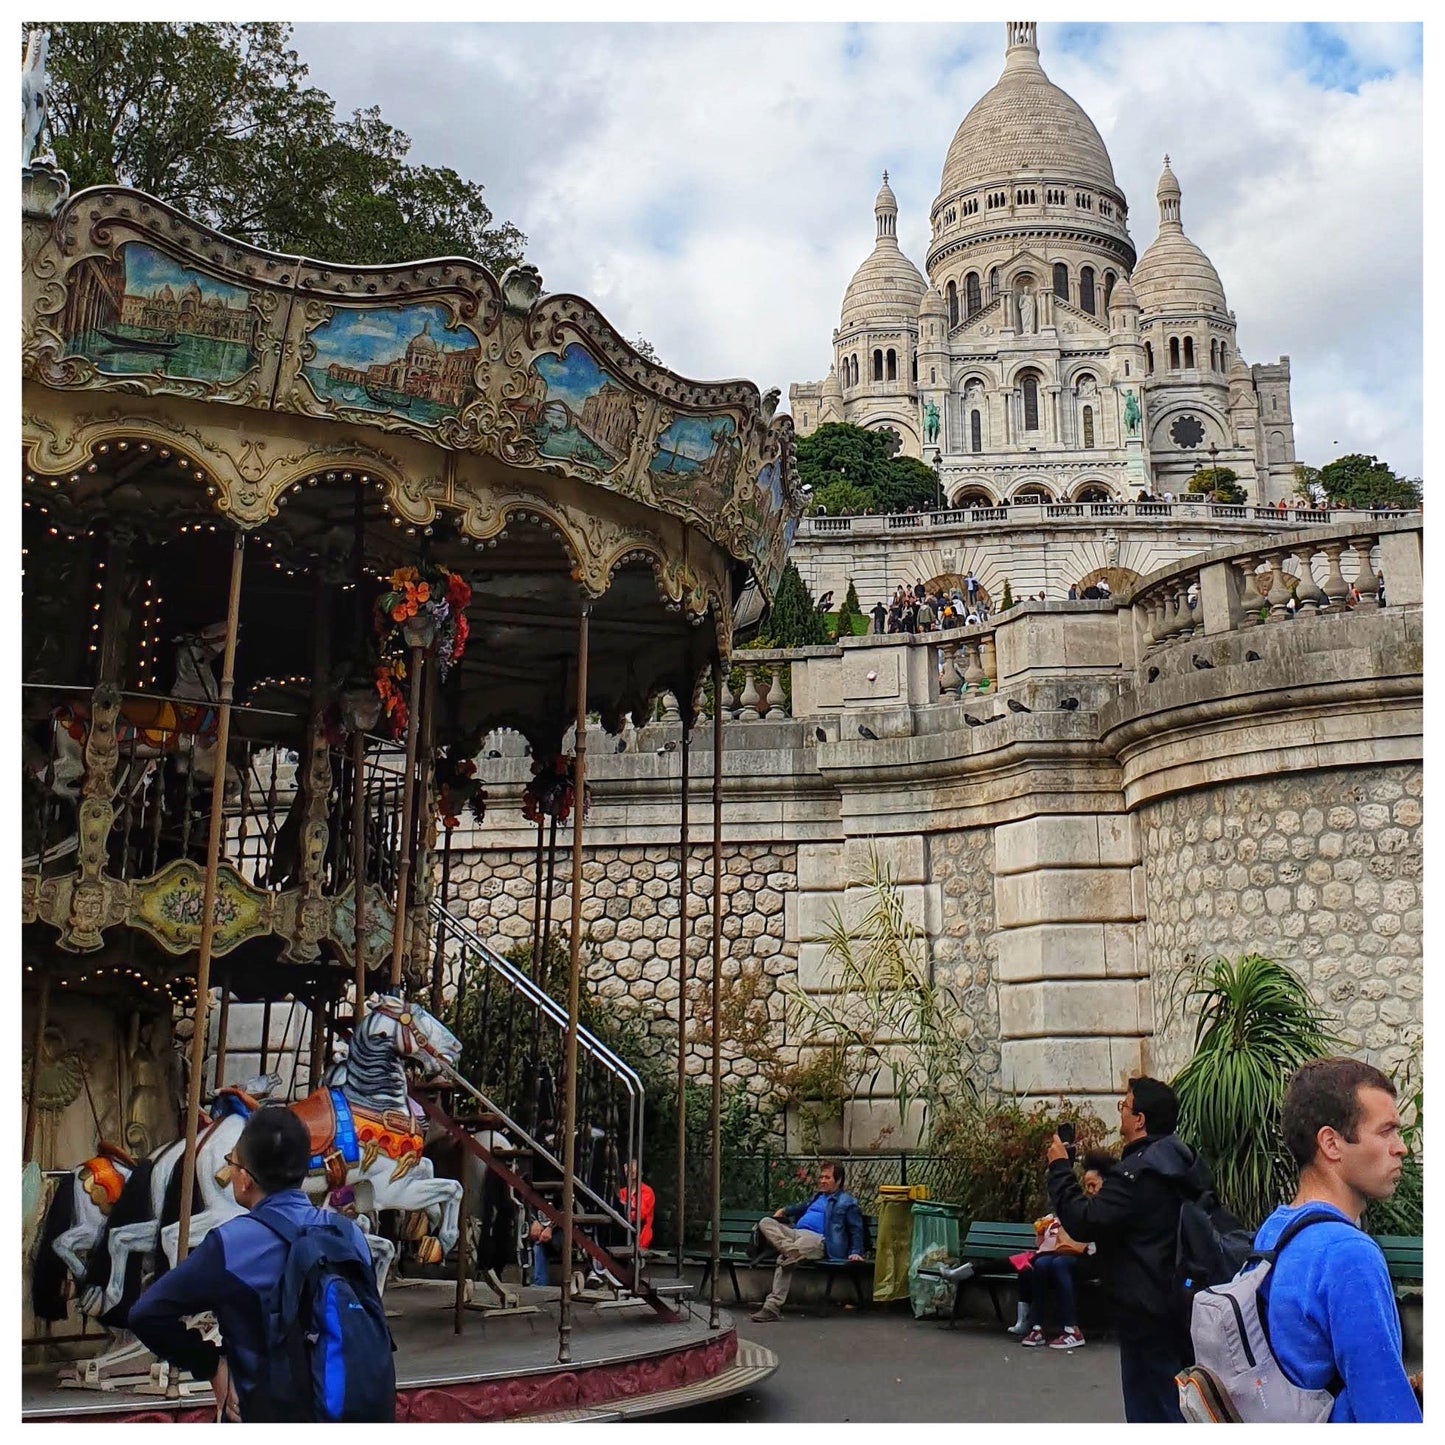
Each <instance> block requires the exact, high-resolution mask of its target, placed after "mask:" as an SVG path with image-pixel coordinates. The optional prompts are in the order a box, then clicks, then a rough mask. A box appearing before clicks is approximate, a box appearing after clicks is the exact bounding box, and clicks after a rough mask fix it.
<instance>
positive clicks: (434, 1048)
mask: <svg viewBox="0 0 1445 1445" xmlns="http://www.w3.org/2000/svg"><path fill="white" fill-rule="evenodd" d="M461 1049H462V1046H461V1043H460V1042H459V1040H457V1039H456V1038H455V1037H454V1036H453V1035H452V1034H451V1033H450V1032H449V1031H448V1030H447V1029H446V1028H445V1027H444V1026H443V1025H442V1024H441V1023H439V1022H438V1021H437V1020H436V1019H434V1018H433V1017H432V1016H431V1014H429V1013H428V1012H427V1011H426V1010H425V1009H424V1008H422V1007H421V1006H420V1005H419V1004H415V1003H407V1002H405V1001H404V1000H402V999H399V998H389V997H388V998H380V999H374V1000H372V1001H371V1002H370V1003H369V1005H368V1011H367V1014H366V1017H365V1019H363V1020H362V1023H361V1025H360V1026H359V1027H358V1028H357V1029H356V1030H355V1031H354V1032H353V1034H352V1038H351V1048H350V1052H349V1054H348V1056H347V1060H346V1077H345V1082H343V1083H342V1084H340V1085H338V1086H335V1087H331V1088H327V1087H323V1088H321V1089H318V1090H316V1092H315V1093H312V1094H309V1095H307V1097H306V1098H304V1099H301V1100H299V1101H298V1102H297V1103H294V1104H292V1105H290V1106H289V1107H290V1108H291V1109H292V1110H293V1111H294V1112H295V1113H296V1114H298V1115H299V1116H300V1117H301V1119H302V1121H303V1122H304V1123H305V1124H306V1126H307V1129H308V1131H309V1133H310V1135H311V1141H312V1156H313V1157H312V1169H311V1173H310V1174H309V1176H308V1177H307V1180H306V1182H305V1183H304V1184H303V1186H302V1187H303V1188H304V1189H305V1190H306V1191H307V1192H308V1193H310V1194H312V1195H316V1196H320V1195H329V1194H330V1193H331V1191H333V1190H336V1189H338V1188H340V1187H342V1186H344V1185H351V1186H353V1187H354V1186H355V1185H357V1184H358V1183H364V1184H366V1185H369V1186H370V1194H371V1201H372V1204H371V1207H372V1208H373V1209H374V1210H375V1211H378V1212H379V1211H380V1210H383V1209H400V1210H424V1211H426V1213H427V1216H428V1218H429V1219H431V1220H433V1221H434V1222H435V1225H436V1237H437V1240H438V1243H439V1244H440V1246H441V1250H442V1254H443V1256H445V1255H446V1254H448V1253H450V1251H451V1249H452V1247H453V1246H454V1245H455V1244H456V1242H457V1220H458V1216H459V1213H460V1208H461V1197H462V1186H461V1183H460V1182H459V1181H458V1180H455V1179H438V1178H436V1177H435V1176H434V1174H433V1171H432V1166H431V1163H430V1161H428V1160H426V1159H423V1158H422V1153H421V1150H422V1131H421V1128H420V1126H419V1125H418V1124H417V1122H416V1116H415V1115H414V1114H413V1112H412V1110H411V1108H410V1106H409V1100H408V1098H407V1079H406V1069H405V1067H404V1063H405V1062H410V1063H414V1064H416V1065H417V1066H418V1067H419V1068H420V1070H421V1072H422V1073H423V1074H424V1075H427V1074H436V1073H439V1072H440V1071H441V1063H440V1062H439V1061H445V1062H446V1063H447V1064H450V1065H453V1066H454V1065H455V1064H456V1061H457V1060H458V1059H459V1058H460V1057H461ZM244 1127H245V1120H244V1119H243V1118H242V1117H241V1116H240V1115H237V1114H230V1115H228V1116H226V1117H225V1118H222V1119H220V1120H218V1121H216V1122H215V1123H213V1124H211V1125H210V1127H209V1128H207V1130H206V1131H205V1133H204V1134H203V1135H202V1136H201V1137H200V1138H199V1139H198V1140H197V1141H196V1153H197V1158H196V1198H197V1204H196V1207H195V1210H194V1212H193V1214H192V1217H191V1225H190V1243H191V1245H192V1246H195V1245H197V1244H199V1243H200V1242H201V1240H202V1239H204V1238H205V1236H206V1234H207V1233H208V1232H209V1231H210V1230H212V1229H214V1228H215V1227H216V1226H217V1225H220V1224H224V1223H225V1222H226V1221H227V1220H228V1219H234V1218H235V1217H236V1216H237V1215H238V1214H241V1213H244V1211H243V1209H242V1208H241V1206H240V1205H239V1204H238V1203H237V1202H236V1198H235V1195H234V1194H233V1193H232V1191H231V1169H230V1166H229V1165H228V1164H227V1163H226V1156H227V1155H228V1154H229V1153H230V1152H231V1150H232V1149H234V1148H235V1145H236V1140H237V1139H239V1138H240V1136H241V1130H242V1129H243V1128H244ZM184 1147H185V1143H184V1140H178V1141H176V1143H174V1144H171V1145H168V1146H167V1148H166V1150H164V1151H163V1152H162V1154H161V1156H160V1157H159V1158H158V1159H157V1161H156V1165H155V1168H154V1170H153V1172H152V1175H151V1190H150V1196H151V1205H152V1213H151V1215H150V1218H149V1219H148V1220H146V1221H145V1222H144V1223H143V1224H139V1225H132V1226H127V1227H125V1228H122V1229H114V1230H112V1231H111V1232H110V1237H109V1248H110V1255H111V1272H110V1281H109V1283H108V1284H107V1286H106V1289H105V1291H104V1294H103V1295H99V1296H98V1297H95V1298H90V1299H88V1301H87V1311H88V1312H90V1313H103V1312H104V1311H105V1310H109V1309H112V1308H114V1306H115V1305H116V1304H117V1303H118V1302H119V1301H120V1298H121V1293H122V1291H123V1290H124V1287H125V1267H126V1261H127V1259H128V1258H129V1256H130V1254H132V1253H133V1252H135V1251H136V1250H146V1249H151V1248H154V1246H155V1241H156V1230H157V1221H159V1226H160V1244H161V1248H162V1250H163V1251H164V1252H165V1257H166V1260H167V1261H168V1262H169V1263H170V1264H171V1265H174V1263H175V1259H176V1250H177V1245H178V1242H179V1238H180V1224H179V1222H178V1221H177V1222H174V1223H173V1222H170V1221H169V1220H167V1219H165V1218H164V1217H163V1211H164V1206H165V1202H166V1194H167V1188H168V1186H169V1184H170V1179H171V1174H172V1173H173V1171H174V1169H175V1166H176V1163H177V1161H178V1160H179V1159H180V1156H181V1152H182V1150H183V1149H184ZM367 1242H368V1244H369V1246H370V1248H371V1251H372V1259H373V1261H374V1262H376V1263H377V1265H378V1279H377V1283H378V1286H381V1285H382V1284H384V1281H385V1267H386V1266H387V1265H389V1264H390V1262H391V1255H392V1249H391V1246H390V1244H389V1243H388V1242H387V1241H385V1240H382V1239H381V1237H380V1236H379V1235H376V1234H369V1235H368V1236H367Z"/></svg>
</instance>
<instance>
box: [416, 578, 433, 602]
mask: <svg viewBox="0 0 1445 1445" xmlns="http://www.w3.org/2000/svg"><path fill="white" fill-rule="evenodd" d="M430 597H431V586H430V584H429V583H426V582H418V583H417V585H416V600H417V601H418V602H426V601H427V600H429V599H430Z"/></svg>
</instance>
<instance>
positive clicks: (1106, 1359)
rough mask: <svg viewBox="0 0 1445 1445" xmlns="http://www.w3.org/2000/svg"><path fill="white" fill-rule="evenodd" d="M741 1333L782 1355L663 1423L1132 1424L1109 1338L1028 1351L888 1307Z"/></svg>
mask: <svg viewBox="0 0 1445 1445" xmlns="http://www.w3.org/2000/svg"><path fill="white" fill-rule="evenodd" d="M737 1323H738V1334H739V1335H740V1336H741V1337H743V1338H744V1339H750V1340H757V1341H758V1342H759V1343H760V1344H764V1345H766V1346H767V1347H768V1348H769V1349H770V1350H772V1351H773V1352H774V1353H775V1354H776V1355H777V1356H778V1369H777V1371H776V1373H775V1374H773V1375H772V1376H771V1377H770V1378H769V1379H768V1380H767V1381H766V1382H765V1383H763V1384H762V1385H760V1386H758V1387H757V1388H755V1389H751V1390H748V1391H745V1392H744V1393H742V1394H740V1395H735V1396H733V1397H732V1398H731V1399H728V1400H724V1401H721V1402H719V1403H717V1404H714V1405H708V1406H701V1407H698V1408H697V1409H694V1410H680V1411H678V1412H676V1413H675V1414H672V1415H666V1416H658V1417H657V1418H658V1419H659V1420H668V1421H675V1422H677V1423H678V1424H698V1423H704V1422H716V1423H719V1424H738V1425H745V1424H746V1425H751V1424H770V1423H785V1422H787V1423H791V1422H798V1421H814V1422H830V1423H832V1422H846V1421H858V1422H870V1423H882V1422H893V1421H898V1422H910V1423H911V1422H918V1423H928V1424H933V1423H943V1422H953V1421H960V1422H962V1421H967V1422H975V1421H976V1422H986V1423H999V1424H1004V1423H1022V1422H1031V1421H1060V1422H1067V1423H1076V1424H1083V1423H1094V1422H1114V1421H1118V1422H1122V1421H1123V1419H1124V1408H1123V1402H1122V1399H1121V1397H1120V1393H1119V1351H1118V1349H1117V1347H1116V1346H1115V1344H1114V1341H1113V1340H1112V1339H1109V1338H1105V1337H1097V1338H1093V1339H1090V1341H1089V1343H1088V1344H1086V1345H1085V1346H1084V1347H1083V1348H1082V1349H1077V1350H1050V1349H1039V1350H1026V1349H1024V1348H1023V1347H1022V1346H1021V1345H1020V1344H1019V1343H1018V1341H1016V1340H1015V1339H1014V1338H1013V1337H1012V1336H1011V1335H1008V1334H1006V1333H1005V1332H1004V1331H1003V1330H1002V1329H1000V1328H998V1327H996V1326H994V1325H991V1324H990V1325H982V1324H974V1323H962V1324H960V1325H959V1326H958V1327H957V1328H956V1329H953V1330H949V1329H947V1328H945V1326H944V1325H943V1323H941V1322H940V1321H938V1320H933V1319H922V1320H915V1319H914V1318H913V1317H912V1315H911V1314H909V1313H908V1312H907V1311H906V1309H901V1308H899V1307H897V1306H895V1307H893V1308H891V1309H888V1310H884V1309H881V1308H880V1309H872V1310H866V1311H855V1310H846V1311H836V1312H835V1313H833V1314H832V1315H830V1316H828V1317H826V1318H824V1317H819V1316H818V1315H804V1314H791V1315H785V1316H784V1317H783V1319H782V1320H780V1321H778V1322H777V1323H776V1324H754V1323H753V1322H752V1321H751V1320H749V1319H748V1317H747V1312H746V1310H742V1311H739V1312H738V1315H737Z"/></svg>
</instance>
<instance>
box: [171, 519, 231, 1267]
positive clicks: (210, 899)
mask: <svg viewBox="0 0 1445 1445" xmlns="http://www.w3.org/2000/svg"><path fill="white" fill-rule="evenodd" d="M245 557H246V534H245V533H244V532H241V531H237V532H236V534H235V538H234V540H233V541H232V544H231V586H230V595H229V597H228V598H227V602H226V648H225V652H224V653H223V654H222V656H221V687H220V701H219V703H218V704H217V707H216V771H215V774H214V776H213V777H212V779H211V825H210V832H209V834H208V836H207V839H206V880H205V884H204V887H203V888H202V891H201V938H200V942H199V944H198V945H197V948H196V1018H195V1026H194V1032H193V1033H192V1034H191V1076H190V1078H189V1079H188V1080H187V1081H186V1120H185V1123H186V1150H185V1153H184V1154H182V1155H181V1217H180V1238H179V1240H177V1242H176V1262H177V1263H178V1264H179V1263H180V1261H181V1260H183V1259H184V1258H185V1257H186V1255H187V1253H188V1252H189V1250H190V1246H191V1201H192V1199H193V1198H194V1196H195V1188H196V1119H197V1116H198V1115H199V1114H200V1112H201V1075H202V1072H203V1071H204V1069H205V1064H206V1010H207V1007H208V1005H209V1003H210V994H211V943H212V940H213V939H214V937H215V933H216V875H217V872H218V871H219V869H220V866H221V835H222V832H223V831H224V827H225V807H226V751H227V749H228V747H229V746H230V742H231V692H232V690H233V688H234V686H235V681H236V629H237V625H238V623H239V621H240V616H241V564H242V562H244V561H245Z"/></svg>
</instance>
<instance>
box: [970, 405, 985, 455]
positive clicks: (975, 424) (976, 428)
mask: <svg viewBox="0 0 1445 1445" xmlns="http://www.w3.org/2000/svg"><path fill="white" fill-rule="evenodd" d="M968 444H969V447H970V448H971V449H972V450H973V451H976V452H981V451H982V450H983V417H982V416H980V415H979V413H978V412H977V411H976V410H975V411H971V412H969V414H968Z"/></svg>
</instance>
